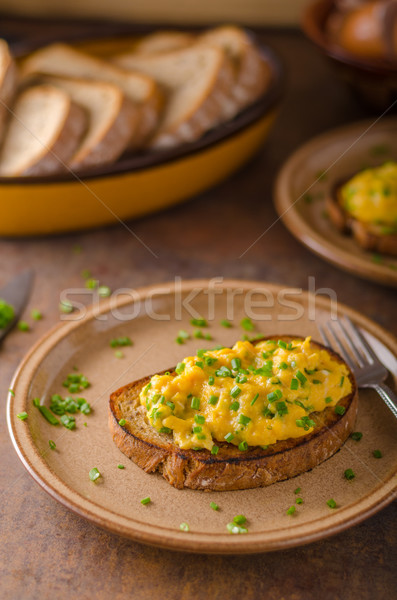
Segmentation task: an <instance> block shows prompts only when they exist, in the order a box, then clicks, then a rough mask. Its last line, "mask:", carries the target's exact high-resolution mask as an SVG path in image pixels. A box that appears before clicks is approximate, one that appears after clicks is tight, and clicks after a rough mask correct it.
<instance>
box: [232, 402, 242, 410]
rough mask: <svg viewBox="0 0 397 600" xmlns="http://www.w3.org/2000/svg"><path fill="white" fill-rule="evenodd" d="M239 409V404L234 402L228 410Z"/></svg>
mask: <svg viewBox="0 0 397 600" xmlns="http://www.w3.org/2000/svg"><path fill="white" fill-rule="evenodd" d="M239 408H240V402H237V400H236V401H235V402H232V403H231V405H230V410H234V411H236V410H238V409H239Z"/></svg>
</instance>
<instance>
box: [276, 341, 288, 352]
mask: <svg viewBox="0 0 397 600" xmlns="http://www.w3.org/2000/svg"><path fill="white" fill-rule="evenodd" d="M277 345H278V346H279V348H283V350H286V349H287V342H284V340H278V342H277Z"/></svg>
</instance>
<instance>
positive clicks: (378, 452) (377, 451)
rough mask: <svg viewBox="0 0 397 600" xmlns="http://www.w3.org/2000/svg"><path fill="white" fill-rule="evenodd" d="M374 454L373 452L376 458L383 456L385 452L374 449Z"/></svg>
mask: <svg viewBox="0 0 397 600" xmlns="http://www.w3.org/2000/svg"><path fill="white" fill-rule="evenodd" d="M372 454H373V456H374V458H382V456H383V454H382V452H381V451H380V450H374V451H373V452H372Z"/></svg>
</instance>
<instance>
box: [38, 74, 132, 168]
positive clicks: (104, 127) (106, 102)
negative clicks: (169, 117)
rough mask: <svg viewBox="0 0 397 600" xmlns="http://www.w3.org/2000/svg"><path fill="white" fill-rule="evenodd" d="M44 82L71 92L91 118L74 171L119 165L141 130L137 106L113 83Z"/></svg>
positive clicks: (47, 79)
mask: <svg viewBox="0 0 397 600" xmlns="http://www.w3.org/2000/svg"><path fill="white" fill-rule="evenodd" d="M41 79H42V80H43V81H44V82H45V83H49V84H51V85H54V86H55V87H58V88H60V89H62V90H64V91H65V92H67V93H68V94H69V95H70V97H71V98H72V100H73V102H75V103H76V104H78V105H79V106H82V107H83V108H84V109H85V110H86V112H87V115H88V117H89V122H88V127H87V131H86V133H85V135H84V137H83V138H82V140H81V143H80V145H79V147H78V148H77V151H76V152H75V154H74V155H73V156H72V158H71V159H70V167H71V168H72V169H75V170H81V169H83V168H88V167H92V166H100V165H106V164H110V163H112V162H115V161H116V160H117V159H118V158H119V156H120V155H121V154H122V153H123V152H124V151H125V150H126V148H127V147H128V145H129V142H130V140H131V139H132V137H133V135H134V133H135V132H136V130H137V127H138V121H139V111H138V109H137V108H136V105H135V104H133V103H132V102H130V101H129V100H128V98H126V97H125V95H124V94H123V92H122V90H121V89H120V88H119V87H118V86H116V85H114V84H112V83H106V82H103V81H84V80H82V79H70V78H67V77H54V76H53V77H51V76H44V77H42V78H41Z"/></svg>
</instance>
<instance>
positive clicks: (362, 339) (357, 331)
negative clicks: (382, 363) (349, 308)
mask: <svg viewBox="0 0 397 600" xmlns="http://www.w3.org/2000/svg"><path fill="white" fill-rule="evenodd" d="M345 321H347V322H348V323H349V325H350V327H351V328H352V330H353V331H354V333H355V334H356V336H357V338H358V339H359V340H360V342H361V343H362V345H363V346H364V348H365V350H366V352H367V353H368V355H369V356H370V357H371V358H372V362H379V359H378V357H377V356H376V354H375V352H374V351H373V350H372V348H371V346H370V345H369V344H368V342H367V340H366V339H365V337H364V336H363V334H362V333H361V331H360V329H359V328H358V327H357V325H356V324H355V323H353V321H352V320H351V319H350V318H349V317H347V316H346V315H345Z"/></svg>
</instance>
